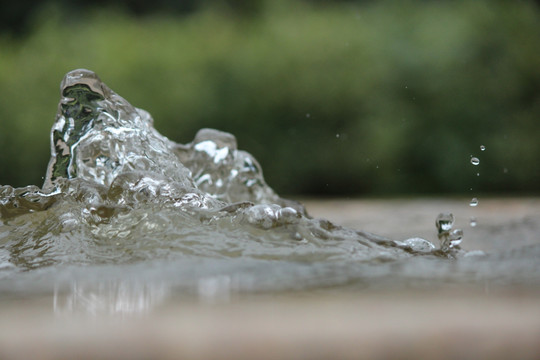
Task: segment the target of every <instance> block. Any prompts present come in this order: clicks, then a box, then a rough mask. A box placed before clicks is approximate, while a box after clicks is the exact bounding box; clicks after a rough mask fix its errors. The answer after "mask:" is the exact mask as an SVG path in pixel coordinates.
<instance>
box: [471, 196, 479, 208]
mask: <svg viewBox="0 0 540 360" xmlns="http://www.w3.org/2000/svg"><path fill="white" fill-rule="evenodd" d="M469 205H470V206H472V207H475V206H478V199H477V198H472V199H471V202H470V203H469Z"/></svg>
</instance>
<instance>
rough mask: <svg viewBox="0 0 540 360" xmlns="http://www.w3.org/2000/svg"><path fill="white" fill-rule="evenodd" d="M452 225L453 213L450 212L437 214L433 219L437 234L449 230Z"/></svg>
mask: <svg viewBox="0 0 540 360" xmlns="http://www.w3.org/2000/svg"><path fill="white" fill-rule="evenodd" d="M453 225H454V215H453V214H450V213H448V214H445V213H441V214H439V216H437V219H436V220H435V226H436V227H437V230H438V231H439V234H440V233H443V232H448V231H450V229H452V226H453Z"/></svg>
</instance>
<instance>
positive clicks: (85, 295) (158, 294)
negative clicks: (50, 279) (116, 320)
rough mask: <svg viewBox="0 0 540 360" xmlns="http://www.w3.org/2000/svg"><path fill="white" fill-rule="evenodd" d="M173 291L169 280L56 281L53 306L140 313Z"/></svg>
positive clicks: (76, 310) (56, 309)
mask: <svg viewBox="0 0 540 360" xmlns="http://www.w3.org/2000/svg"><path fill="white" fill-rule="evenodd" d="M169 293H170V289H169V287H168V286H167V285H166V284H165V283H152V284H150V283H142V282H128V281H119V280H116V281H113V280H111V281H105V282H100V283H98V284H85V283H80V282H76V281H73V282H72V283H71V284H69V286H67V287H63V286H59V285H55V287H54V296H53V309H54V313H55V314H57V315H63V314H74V313H79V314H89V315H136V314H145V313H148V312H149V311H150V310H152V309H153V308H155V307H156V306H157V305H160V304H162V303H163V301H164V300H165V299H166V298H167V296H168V295H169Z"/></svg>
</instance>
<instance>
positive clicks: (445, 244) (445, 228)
mask: <svg viewBox="0 0 540 360" xmlns="http://www.w3.org/2000/svg"><path fill="white" fill-rule="evenodd" d="M453 226H454V215H453V214H451V213H441V214H439V216H437V219H436V220H435V227H436V228H437V234H438V237H439V241H440V243H441V250H443V251H448V250H449V249H459V246H458V245H459V244H461V242H462V240H463V230H461V229H452V227H453Z"/></svg>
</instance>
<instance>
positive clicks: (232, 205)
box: [0, 70, 540, 312]
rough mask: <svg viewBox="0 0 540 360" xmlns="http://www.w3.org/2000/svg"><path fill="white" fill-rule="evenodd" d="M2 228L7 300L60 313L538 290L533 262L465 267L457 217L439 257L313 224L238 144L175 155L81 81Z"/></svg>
mask: <svg viewBox="0 0 540 360" xmlns="http://www.w3.org/2000/svg"><path fill="white" fill-rule="evenodd" d="M0 214H1V222H0V290H1V294H3V295H4V296H19V295H31V294H54V304H55V308H56V309H57V310H58V311H64V310H70V309H74V308H77V307H85V308H86V309H87V310H88V311H108V312H115V311H120V312H122V311H124V312H136V311H140V310H141V309H146V308H148V307H151V306H152V304H154V303H159V302H161V301H163V299H166V298H170V297H171V296H183V295H187V296H192V295H195V296H198V297H201V298H202V299H206V300H211V301H213V300H216V299H217V300H219V299H222V300H226V299H229V298H230V297H231V296H235V294H243V293H254V292H268V291H290V290H299V289H317V288H324V287H336V286H338V287H344V288H346V287H353V288H355V287H359V288H362V287H369V286H384V284H390V283H392V284H396V283H399V282H403V283H410V284H429V285H430V286H434V285H435V286H436V285H437V284H441V283H445V282H470V281H475V280H478V279H486V278H493V279H501V281H506V282H516V281H518V282H519V281H526V282H527V281H529V282H530V281H532V282H535V283H536V282H537V279H538V270H537V267H538V266H537V263H538V259H540V248H538V247H531V248H529V249H527V250H526V251H523V252H520V253H519V255H512V254H510V255H509V254H497V255H486V254H483V253H482V252H471V253H467V252H466V251H464V250H462V249H461V248H460V243H461V241H462V237H463V233H462V231H461V230H459V229H453V216H452V215H451V214H441V215H440V216H439V217H438V218H437V228H438V233H437V232H436V230H437V229H435V228H434V236H437V235H438V238H439V242H438V243H437V244H434V243H432V242H430V241H428V240H425V239H421V238H411V239H407V240H405V241H396V240H393V239H387V238H384V237H381V236H377V235H374V234H370V233H367V232H363V231H359V230H353V229H348V228H344V227H340V226H337V225H335V224H333V223H332V222H330V221H328V220H324V219H314V218H312V217H310V216H309V214H308V212H306V210H305V209H304V207H303V206H302V204H300V203H298V202H295V201H291V200H287V199H283V198H280V197H279V196H278V195H277V194H276V193H275V192H274V191H273V190H272V189H271V188H270V187H269V186H268V185H267V184H266V182H265V180H264V178H263V175H262V171H261V168H260V166H259V164H258V163H257V161H256V160H255V159H254V158H253V156H251V155H250V154H249V153H247V152H245V151H241V150H238V149H237V146H236V139H235V137H234V136H233V135H231V134H228V133H224V132H221V131H217V130H212V129H202V130H200V131H199V132H198V133H197V134H196V136H195V138H194V140H193V141H192V142H191V143H189V144H177V143H175V142H173V141H171V140H169V139H167V138H166V137H164V136H163V135H161V134H159V133H158V132H157V131H156V130H155V129H154V128H153V120H152V118H151V116H150V115H149V114H148V113H147V112H146V111H144V110H141V109H138V108H135V107H133V106H132V105H131V104H129V103H128V102H127V101H126V100H125V99H123V98H122V97H120V96H119V95H117V94H116V93H114V92H113V91H112V90H111V89H109V88H108V87H107V86H106V85H105V84H104V83H103V82H101V80H100V79H99V78H98V77H97V75H96V74H94V73H93V72H91V71H88V70H75V71H72V72H70V73H68V74H67V75H66V76H65V77H64V79H63V81H62V84H61V99H60V103H59V105H58V113H57V116H56V121H55V123H54V125H53V127H52V130H51V160H50V162H49V166H48V169H47V174H46V177H45V182H44V184H43V187H42V188H39V187H37V186H28V187H24V188H13V187H11V186H9V185H6V186H1V187H0ZM433 218H434V220H435V218H436V214H434V217H433ZM508 258H511V259H519V264H520V266H517V267H516V266H514V264H513V263H515V261H514V262H513V263H512V264H513V265H512V266H507V264H508V261H507V259H508ZM505 264H506V265H505ZM523 274H528V275H527V276H524V275H523ZM505 279H506V280H505ZM96 299H97V300H96ZM100 299H101V300H100Z"/></svg>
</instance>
